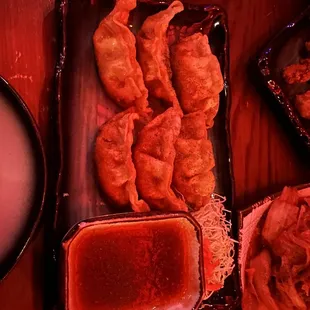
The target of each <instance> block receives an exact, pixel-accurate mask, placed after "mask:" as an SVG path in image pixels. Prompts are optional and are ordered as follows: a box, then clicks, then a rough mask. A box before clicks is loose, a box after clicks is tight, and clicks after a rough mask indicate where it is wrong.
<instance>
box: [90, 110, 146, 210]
mask: <svg viewBox="0 0 310 310" xmlns="http://www.w3.org/2000/svg"><path fill="white" fill-rule="evenodd" d="M138 118H139V115H138V114H137V113H135V112H134V109H132V108H131V109H129V110H127V111H124V112H122V113H118V114H116V115H115V116H114V117H113V118H112V119H110V120H109V121H108V122H106V123H105V124H103V125H102V126H101V127H100V129H99V132H98V136H97V138H96V144H95V163H96V167H97V173H98V178H99V183H100V186H101V188H102V190H103V192H104V193H105V194H106V195H107V196H108V197H109V198H110V199H111V200H112V201H113V202H114V204H115V205H116V206H118V207H120V208H124V207H126V206H128V205H130V206H131V208H132V209H133V210H134V211H138V212H142V211H149V207H148V205H147V204H146V203H145V202H144V201H143V200H139V199H138V193H137V188H136V184H135V182H136V170H135V167H134V164H133V161H132V152H131V147H132V144H133V130H134V121H135V120H137V119H138Z"/></svg>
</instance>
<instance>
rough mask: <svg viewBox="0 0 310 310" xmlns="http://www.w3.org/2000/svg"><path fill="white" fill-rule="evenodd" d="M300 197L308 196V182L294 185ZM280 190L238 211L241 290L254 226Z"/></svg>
mask: <svg viewBox="0 0 310 310" xmlns="http://www.w3.org/2000/svg"><path fill="white" fill-rule="evenodd" d="M296 188H297V190H298V193H299V196H300V197H310V183H307V184H301V185H299V186H297V187H296ZM280 194H281V192H278V193H275V194H273V195H270V196H267V197H265V198H264V199H262V200H260V201H258V202H257V203H255V204H253V205H252V206H250V207H248V208H246V209H244V210H242V211H239V212H238V227H239V238H238V239H239V250H238V267H239V280H240V285H241V289H242V291H243V289H244V285H245V269H246V264H247V259H248V256H249V253H251V240H252V236H253V234H254V231H255V229H256V227H258V225H259V223H260V222H261V219H262V218H263V216H264V214H265V213H266V211H267V210H268V209H269V207H270V205H271V203H272V202H273V201H274V200H275V199H276V198H278V197H279V196H280Z"/></svg>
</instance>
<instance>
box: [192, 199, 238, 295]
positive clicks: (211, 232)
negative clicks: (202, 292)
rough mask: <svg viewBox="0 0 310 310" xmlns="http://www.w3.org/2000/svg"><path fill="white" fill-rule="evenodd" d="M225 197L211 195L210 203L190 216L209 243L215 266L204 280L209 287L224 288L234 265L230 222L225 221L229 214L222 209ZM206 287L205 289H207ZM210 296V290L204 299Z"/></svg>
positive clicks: (212, 262) (233, 241)
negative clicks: (210, 274) (209, 275)
mask: <svg viewBox="0 0 310 310" xmlns="http://www.w3.org/2000/svg"><path fill="white" fill-rule="evenodd" d="M225 201H226V198H225V197H222V196H220V195H217V194H212V199H211V200H210V202H209V203H208V204H207V205H205V206H204V207H202V208H201V209H199V210H198V211H194V212H192V215H193V216H194V218H195V219H196V220H197V222H198V223H199V224H200V226H201V229H202V235H203V239H205V238H207V239H208V241H209V243H210V252H211V254H212V261H211V262H210V263H211V264H212V265H214V266H215V268H214V270H213V272H212V276H211V277H208V279H206V281H207V284H208V285H209V287H212V286H218V287H219V288H221V287H223V286H224V281H225V279H226V278H227V277H228V276H229V275H230V274H231V273H232V271H233V269H234V267H235V264H234V255H235V249H234V243H235V242H236V241H235V240H233V239H232V238H230V232H231V222H230V221H229V220H227V218H226V215H227V213H231V212H230V211H229V210H226V209H225V207H224V202H225ZM208 285H207V287H208ZM211 295H212V291H210V289H209V290H208V291H207V292H206V297H207V298H209V297H210V296H211Z"/></svg>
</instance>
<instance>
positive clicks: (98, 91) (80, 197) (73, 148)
mask: <svg viewBox="0 0 310 310" xmlns="http://www.w3.org/2000/svg"><path fill="white" fill-rule="evenodd" d="M60 15H61V35H62V46H61V53H60V58H59V64H58V67H57V85H58V108H59V133H60V138H61V139H60V142H61V144H60V150H61V158H62V163H61V172H60V178H59V182H58V193H57V195H58V203H57V212H56V219H55V231H56V235H57V240H58V242H60V240H61V239H62V238H63V237H64V236H65V234H66V233H67V232H68V230H69V229H70V228H72V227H74V226H75V227H77V226H76V225H79V223H82V224H81V225H83V223H84V222H85V221H88V220H90V221H92V220H91V219H92V218H94V217H98V216H99V217H102V216H110V215H111V214H123V213H125V214H126V213H128V212H134V213H141V214H143V216H145V217H146V218H147V217H148V216H152V214H153V212H163V214H164V213H172V214H173V213H175V212H176V213H184V214H191V216H193V218H194V219H195V220H196V221H197V222H198V223H199V225H200V227H201V231H202V244H203V256H204V274H205V275H207V276H205V279H204V282H205V283H204V284H205V287H206V291H205V293H204V296H203V298H202V299H203V300H204V301H203V303H202V305H201V307H203V308H211V309H212V308H214V309H217V307H220V308H221V309H222V308H223V307H224V308H227V309H231V308H235V307H236V306H237V305H238V301H239V291H238V279H237V276H236V273H235V271H234V248H235V243H234V240H233V239H232V235H231V213H232V183H233V180H232V177H231V169H232V168H231V161H230V147H229V132H228V127H229V124H228V122H227V117H228V113H229V108H230V101H229V100H230V95H229V93H230V91H229V72H228V68H229V63H228V29H227V20H226V15H225V13H224V12H223V10H222V9H221V8H219V7H217V6H213V5H189V4H182V3H181V2H180V1H173V2H171V1H167V2H166V1H138V2H137V1H136V0H117V1H115V2H114V1H104V2H102V1H85V0H81V1H67V0H63V1H62V3H61V5H60ZM77 20H78V21H79V22H78V23H77V22H76V21H77ZM141 216H142V215H141ZM64 240H67V239H64ZM63 247H65V245H64V244H63ZM94 259H95V258H94ZM68 298H69V297H68ZM66 302H67V301H65V303H66ZM152 302H154V301H152ZM102 307H104V305H102ZM197 307H198V306H197ZM180 309H181V308H180ZM182 309H183V308H182ZM184 309H186V307H185V308H184Z"/></svg>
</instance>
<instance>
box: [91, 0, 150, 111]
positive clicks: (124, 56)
mask: <svg viewBox="0 0 310 310" xmlns="http://www.w3.org/2000/svg"><path fill="white" fill-rule="evenodd" d="M135 7H136V0H116V4H115V7H114V9H113V11H112V12H111V13H110V14H109V15H108V16H107V17H106V18H104V19H103V20H102V21H101V23H100V25H99V27H98V28H97V30H96V31H95V34H94V36H93V43H94V49H95V56H96V60H97V65H98V71H99V75H100V78H101V81H102V83H103V85H104V87H105V90H106V92H107V93H108V94H109V96H110V97H111V98H112V99H113V100H114V101H115V102H116V103H117V104H119V105H120V106H122V107H123V108H128V107H131V106H135V107H136V108H137V110H138V112H139V113H148V112H150V110H149V109H148V101H147V97H148V91H147V89H146V87H145V84H144V81H143V74H142V71H141V68H140V65H139V64H138V62H137V60H136V45H135V44H136V40H135V36H134V35H133V33H132V32H131V31H130V30H129V28H128V27H127V23H128V18H129V13H130V11H131V10H133V9H134V8H135Z"/></svg>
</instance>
